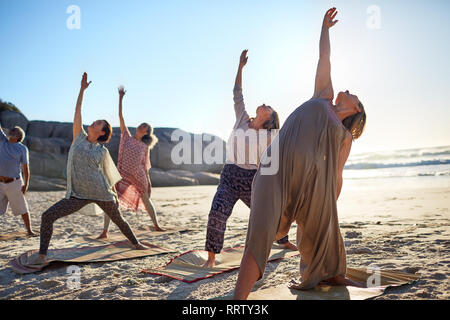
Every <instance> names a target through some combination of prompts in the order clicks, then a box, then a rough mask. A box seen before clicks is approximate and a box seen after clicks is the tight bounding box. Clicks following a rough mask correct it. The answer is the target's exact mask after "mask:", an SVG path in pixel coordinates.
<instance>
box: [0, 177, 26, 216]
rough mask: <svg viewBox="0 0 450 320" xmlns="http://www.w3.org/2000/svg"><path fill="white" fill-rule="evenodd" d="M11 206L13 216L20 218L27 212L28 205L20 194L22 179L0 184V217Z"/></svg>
mask: <svg viewBox="0 0 450 320" xmlns="http://www.w3.org/2000/svg"><path fill="white" fill-rule="evenodd" d="M8 203H9V204H10V205H11V211H12V213H13V215H15V216H20V215H22V214H25V213H27V212H28V203H27V200H26V199H25V195H24V194H23V193H22V179H18V180H15V181H13V182H10V183H3V182H0V215H3V214H5V212H6V210H7V209H8Z"/></svg>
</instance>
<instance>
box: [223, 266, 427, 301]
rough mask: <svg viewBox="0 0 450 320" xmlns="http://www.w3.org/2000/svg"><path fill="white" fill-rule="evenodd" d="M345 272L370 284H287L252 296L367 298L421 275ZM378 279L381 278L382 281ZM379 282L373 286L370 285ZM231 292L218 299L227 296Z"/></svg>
mask: <svg viewBox="0 0 450 320" xmlns="http://www.w3.org/2000/svg"><path fill="white" fill-rule="evenodd" d="M346 276H347V277H348V278H349V279H351V280H353V281H358V282H360V283H364V284H367V283H368V282H367V281H368V280H369V287H368V288H358V287H353V286H329V285H326V284H319V285H317V286H316V287H315V288H313V289H310V290H295V289H289V288H288V284H287V283H286V284H283V285H280V286H276V287H272V288H267V289H262V290H257V291H253V292H251V293H250V295H249V296H248V299H249V300H365V299H371V298H374V297H377V296H379V295H381V294H383V293H384V292H385V290H386V289H387V288H389V287H396V286H402V285H405V284H411V283H413V282H415V281H417V280H419V279H420V276H419V275H416V274H411V273H403V272H398V271H393V270H380V271H373V270H367V269H357V268H347V274H346ZM375 279H379V282H378V283H377V281H376V280H375ZM374 284H375V285H376V286H372V287H370V286H371V285H374ZM231 298H232V295H229V296H225V297H220V298H217V299H220V300H228V299H231Z"/></svg>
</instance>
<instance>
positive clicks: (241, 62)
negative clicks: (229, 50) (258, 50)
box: [234, 49, 248, 88]
mask: <svg viewBox="0 0 450 320" xmlns="http://www.w3.org/2000/svg"><path fill="white" fill-rule="evenodd" d="M247 52H248V50H247V49H245V50H244V51H242V53H241V57H240V58H239V67H238V72H237V75H236V81H235V82H234V86H235V87H236V86H239V87H241V88H242V69H243V68H244V66H245V65H246V64H247V60H248V57H247Z"/></svg>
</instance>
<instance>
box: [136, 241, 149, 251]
mask: <svg viewBox="0 0 450 320" xmlns="http://www.w3.org/2000/svg"><path fill="white" fill-rule="evenodd" d="M134 247H135V248H136V250H147V249H148V247H146V246H144V245H143V244H142V243H140V242H138V243H136V244H135V245H134Z"/></svg>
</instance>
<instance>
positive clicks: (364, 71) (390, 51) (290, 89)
mask: <svg viewBox="0 0 450 320" xmlns="http://www.w3.org/2000/svg"><path fill="white" fill-rule="evenodd" d="M70 5H77V6H78V7H79V8H80V10H81V20H80V29H72V30H71V29H69V28H68V27H67V20H68V19H69V17H70V16H71V14H69V13H67V12H66V11H67V8H68V7H69V6H70ZM371 5H377V6H378V7H377V8H378V9H379V12H380V20H376V16H375V15H374V13H373V11H371V12H370V13H368V8H369V7H370V6H371ZM332 6H335V7H337V8H338V11H339V13H338V17H337V19H339V22H338V23H337V25H336V26H334V27H333V28H332V29H331V31H330V32H331V50H332V58H331V59H332V60H331V64H332V79H333V83H334V88H335V92H336V93H337V92H338V91H342V90H346V89H348V90H350V92H352V93H355V94H357V95H358V96H359V98H360V99H361V101H362V102H363V104H364V106H365V108H366V112H367V116H368V118H367V125H366V131H365V132H364V134H363V136H362V137H361V138H360V139H359V140H357V141H356V142H355V143H354V145H353V149H352V153H353V154H354V153H359V152H365V151H377V150H389V149H406V148H415V147H430V146H439V145H449V144H450V128H449V119H450V106H449V101H450V90H449V89H450V88H449V83H450V68H449V67H450V62H449V58H448V53H449V52H450V42H449V41H448V39H450V22H449V21H450V20H449V19H448V13H449V10H450V2H449V1H446V0H442V1H438V0H435V1H425V0H424V1H410V0H408V1H406V0H405V1H399V0H397V1H392V0H389V1H381V0H380V1H374V0H371V1H349V0H347V1H300V0H292V1H284V0H277V1H263V0H251V1H250V0H247V1H243V0H231V1H230V0H227V1H225V0H222V1H211V0H189V1H188V0H185V1H176V0H171V1H156V0H155V1H148V0H142V1H136V0H131V1H112V0H110V1H104V0H95V1H75V0H71V1H65V0H38V1H37V0H30V1H24V0H0V39H2V50H1V51H0V61H1V62H0V66H1V67H0V70H1V77H0V98H2V99H3V100H6V101H11V102H13V103H14V104H16V105H17V106H18V107H19V108H20V109H21V110H22V111H23V113H24V114H25V115H26V116H27V117H28V119H30V120H53V121H69V122H71V121H72V119H73V112H74V108H75V102H76V98H77V94H78V90H79V84H80V80H81V75H82V73H83V72H84V71H86V72H88V74H89V79H90V80H92V84H91V86H90V87H89V88H88V90H87V92H86V94H85V100H84V109H83V122H84V123H87V124H89V123H91V122H92V121H94V120H96V119H102V118H105V119H107V120H109V121H110V122H111V124H112V125H114V126H118V124H119V119H118V115H117V110H118V107H117V100H118V94H117V87H118V86H119V85H120V84H123V85H124V86H125V87H126V89H127V91H128V92H127V95H126V97H125V100H124V115H125V120H126V123H127V124H128V125H129V126H137V125H139V124H140V123H141V122H143V121H146V122H149V123H151V124H152V125H153V126H154V127H176V128H181V129H184V130H186V131H190V132H195V133H200V132H206V133H213V134H216V135H219V136H221V137H222V138H224V139H226V138H227V137H228V135H229V133H230V132H231V128H232V126H233V124H234V120H235V119H234V111H233V100H232V88H233V84H234V78H235V74H236V68H237V65H238V58H239V55H240V53H241V51H242V50H243V49H246V48H247V49H249V53H248V55H249V60H248V63H247V66H246V67H245V70H244V78H243V88H244V98H245V102H246V106H247V110H248V112H249V113H250V115H253V114H254V113H255V109H256V107H257V106H258V105H260V104H262V103H266V104H269V105H271V106H273V107H274V108H275V109H276V110H277V111H278V113H279V115H280V118H281V121H282V122H283V121H284V120H285V119H286V118H287V116H289V114H290V113H291V112H292V111H293V110H294V109H295V108H296V107H298V106H299V105H300V104H302V103H303V102H305V101H306V100H308V99H309V98H310V97H311V96H312V93H313V88H314V75H315V70H316V65H317V60H318V48H319V36H320V27H321V23H322V19H323V15H324V13H325V11H326V10H327V9H328V8H329V7H332ZM373 19H375V20H373ZM368 21H369V22H372V23H375V24H376V23H379V26H380V28H379V29H374V28H373V27H372V28H370V27H369V26H368ZM374 21H375V22H374ZM369 25H370V24H369ZM371 26H373V24H372V25H371Z"/></svg>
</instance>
